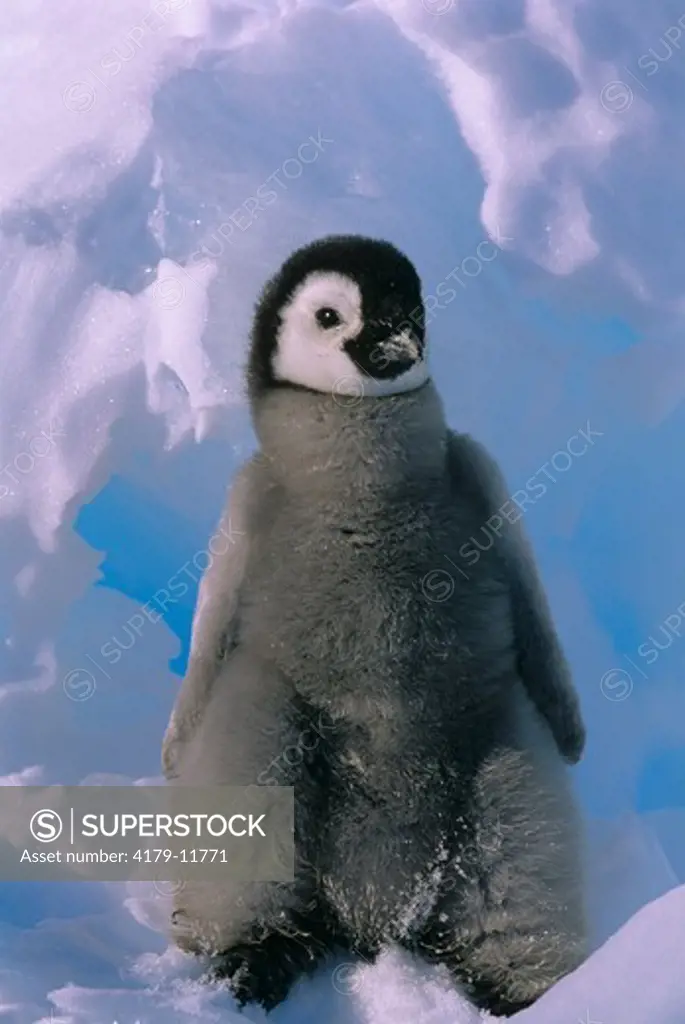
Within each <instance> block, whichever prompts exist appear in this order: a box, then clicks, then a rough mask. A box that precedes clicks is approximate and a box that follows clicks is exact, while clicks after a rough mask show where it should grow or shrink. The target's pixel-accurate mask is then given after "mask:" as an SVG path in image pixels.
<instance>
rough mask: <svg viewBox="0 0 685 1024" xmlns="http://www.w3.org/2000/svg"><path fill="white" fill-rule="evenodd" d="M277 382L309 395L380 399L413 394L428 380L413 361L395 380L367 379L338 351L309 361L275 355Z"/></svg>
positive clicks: (421, 366)
mask: <svg viewBox="0 0 685 1024" xmlns="http://www.w3.org/2000/svg"><path fill="white" fill-rule="evenodd" d="M273 371H274V376H275V377H276V378H277V379H278V380H283V381H289V382H290V383H291V384H299V385H301V386H302V387H305V388H311V389H312V391H322V392H324V393H328V394H331V395H334V396H335V395H340V396H349V397H355V398H381V397H383V396H384V395H399V394H402V392H404V391H413V390H414V389H415V388H419V387H421V385H422V384H425V382H426V381H427V380H428V366H427V363H426V361H425V359H417V361H416V362H415V363H414V364H413V365H412V366H410V367H409V369H408V370H405V371H404V373H401V374H399V375H398V376H397V377H387V378H385V379H378V378H375V377H367V375H366V374H365V373H363V372H362V371H361V370H360V369H359V367H358V366H357V365H356V363H354V362H353V360H352V359H350V357H349V356H348V355H347V353H346V352H343V351H341V350H340V349H332V350H330V351H328V352H326V353H321V354H319V353H317V354H316V355H314V356H313V357H312V356H311V355H310V356H309V358H307V359H303V358H302V357H301V356H300V357H299V358H295V359H293V358H292V357H291V358H288V353H287V351H286V352H283V351H277V353H276V357H275V359H274V363H273Z"/></svg>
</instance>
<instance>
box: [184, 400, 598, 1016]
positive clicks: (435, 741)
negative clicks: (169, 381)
mask: <svg viewBox="0 0 685 1024" xmlns="http://www.w3.org/2000/svg"><path fill="white" fill-rule="evenodd" d="M254 421H255V429H256V433H257V436H258V440H259V444H260V453H259V454H258V455H257V456H256V457H255V458H254V459H253V460H252V461H251V462H250V464H249V465H248V466H247V467H246V469H245V471H244V474H243V479H242V491H241V495H242V496H241V504H240V506H236V507H238V511H239V513H240V515H241V516H242V519H241V522H243V525H245V527H246V532H247V533H248V535H249V542H248V543H247V545H246V550H245V552H244V554H243V555H242V559H243V564H242V565H241V570H240V588H239V595H238V596H237V597H236V598H235V606H234V607H233V608H232V614H233V617H234V625H233V627H232V632H231V635H230V637H228V638H227V637H225V636H220V635H219V634H220V632H221V624H220V621H218V620H215V621H214V622H212V620H211V618H210V619H207V620H206V622H205V624H204V625H203V623H202V621H200V625H199V632H198V633H197V635H196V636H194V643H195V641H197V643H196V647H197V650H198V653H197V655H196V661H195V666H194V669H193V671H194V673H195V680H194V694H191V696H189V697H188V696H186V704H185V707H184V706H183V700H181V704H180V710H178V711H177V712H175V716H176V717H175V721H174V720H172V726H173V727H171V726H170V739H168V741H167V747H168V751H171V750H172V748H173V756H172V754H171V753H168V757H167V761H168V764H167V768H168V774H169V775H170V776H171V777H173V778H175V779H176V780H177V781H179V782H181V783H182V784H197V783H201V782H210V781H211V782H213V783H217V782H224V783H234V784H249V783H253V782H255V781H257V780H259V779H260V777H261V779H262V780H263V779H264V776H265V772H267V769H268V766H269V763H273V759H274V758H278V757H279V754H280V752H281V751H282V749H283V747H284V745H285V746H287V744H288V743H291V744H292V743H297V741H298V737H301V736H302V735H303V733H304V732H306V731H308V730H309V732H308V735H309V734H310V733H311V731H312V730H313V732H314V733H315V734H316V740H315V742H313V743H311V744H308V746H307V753H306V755H304V756H303V757H302V758H301V759H299V760H298V761H297V762H296V763H295V764H293V765H288V767H287V769H285V770H283V765H282V763H281V765H280V769H281V770H280V774H279V777H278V779H277V780H276V781H278V782H280V783H281V784H285V785H294V786H295V793H296V806H297V812H296V838H297V857H298V865H297V872H296V881H295V883H293V884H292V885H275V884H261V885H259V884H255V885H253V886H252V887H249V892H248V891H246V890H244V888H240V891H239V889H238V887H235V886H234V887H233V888H230V887H229V886H228V885H227V886H226V887H223V888H222V891H221V892H217V891H216V887H212V886H210V885H197V886H194V887H193V886H190V887H187V888H186V889H185V890H184V891H183V893H181V895H180V896H179V899H178V901H177V908H178V909H179V910H180V914H179V915H178V916H177V921H180V922H181V923H180V924H179V927H178V933H177V935H176V938H177V941H179V943H180V944H181V945H183V946H184V947H185V948H189V949H195V950H197V949H212V950H213V952H215V953H220V954H223V955H225V956H227V957H228V959H229V960H231V956H232V951H233V952H235V953H236V955H238V954H239V955H240V956H241V957H243V958H244V959H245V958H247V959H248V960H249V956H248V952H249V955H250V956H251V955H252V953H253V952H254V954H255V957H257V959H258V950H259V948H260V943H261V948H262V950H263V952H264V957H265V958H266V961H265V962H267V963H270V964H271V968H270V971H271V976H272V981H273V986H274V994H273V998H272V997H270V996H268V995H267V996H264V991H263V987H262V988H260V987H259V986H257V988H255V989H254V991H252V994H253V995H254V994H255V992H257V993H258V996H259V998H260V999H261V1001H262V1002H263V1003H264V1005H266V1006H271V1005H275V1002H277V1001H278V1000H279V999H280V998H282V997H283V994H284V992H286V991H287V989H288V987H289V985H290V984H291V983H292V980H293V979H294V977H296V976H297V973H298V971H299V972H301V971H303V970H308V969H312V968H313V967H314V966H316V965H317V963H319V962H320V960H321V958H322V957H323V956H325V955H326V954H327V953H331V952H333V951H334V949H335V948H343V949H349V950H355V951H357V952H358V953H360V954H361V955H362V956H363V957H366V958H371V959H372V958H373V957H374V956H375V955H376V953H377V952H378V951H379V949H380V948H381V947H382V946H383V945H385V944H386V943H388V942H399V943H401V944H402V945H404V946H406V947H407V948H409V949H412V950H414V951H416V952H418V953H420V954H422V955H423V956H424V957H426V958H428V959H433V960H435V961H436V962H438V963H442V964H445V965H446V966H448V967H449V968H450V970H451V971H452V973H453V975H454V976H455V977H456V978H457V980H458V981H459V982H460V983H461V984H462V985H463V987H464V988H465V990H466V991H467V992H468V993H469V994H470V996H471V997H472V999H473V1000H474V1002H475V1003H476V1005H481V1006H484V1007H485V1006H486V1007H488V1008H490V1009H492V1010H493V1012H503V1013H507V1012H514V1011H515V1010H518V1009H520V1008H522V1007H523V1006H526V1005H529V1004H530V1003H531V1002H533V1001H534V1000H535V999H536V998H537V997H538V996H539V995H540V994H541V993H542V992H544V991H545V990H546V989H547V988H548V987H549V986H550V984H552V983H553V982H554V981H555V980H557V979H558V978H559V977H561V976H563V974H565V973H567V972H568V971H569V970H571V969H573V968H574V967H575V966H576V965H577V964H578V963H579V962H580V961H581V960H582V957H583V953H584V917H583V907H582V879H581V874H580V841H581V840H580V828H579V822H578V816H577V813H576V809H575V805H574V802H573V798H572V794H571V789H570V785H569V782H568V780H567V777H566V773H565V769H564V765H563V763H562V760H561V758H560V756H559V750H558V749H557V747H558V741H555V737H554V735H553V730H552V729H551V728H550V725H549V724H548V722H547V721H545V720H544V718H543V716H542V714H541V713H540V707H543V706H544V704H545V699H544V698H543V699H542V701H541V702H537V701H536V700H535V699H534V695H531V693H530V687H527V686H526V684H525V681H524V680H523V679H522V678H521V674H520V668H519V666H520V649H519V648H520V643H521V638H520V636H518V637H517V635H516V630H515V617H516V614H517V612H516V607H515V605H516V599H517V594H516V592H515V590H514V589H513V588H512V586H511V580H510V569H509V566H508V564H507V559H506V557H505V541H504V540H502V541H501V542H500V541H495V542H494V543H493V544H492V545H491V546H490V547H489V548H487V550H483V551H482V553H481V557H480V558H479V559H478V561H477V562H476V563H475V564H469V565H467V564H466V563H465V562H464V559H463V558H462V556H461V555H460V548H461V547H462V545H463V544H464V543H465V541H467V540H468V539H469V537H473V536H476V535H477V534H479V532H480V530H481V527H482V526H483V525H484V523H485V522H486V521H487V519H488V516H489V515H490V513H491V507H489V506H488V503H487V501H486V500H485V498H484V494H483V491H482V489H481V486H480V484H481V483H482V481H481V480H480V478H479V475H478V473H477V472H476V471H475V470H474V467H473V465H472V463H471V451H470V448H469V447H468V445H465V447H464V449H463V458H462V457H461V455H460V452H461V442H460V437H461V435H454V434H452V433H451V432H450V431H449V430H448V428H447V426H446V424H445V420H444V415H443V409H442V403H441V400H440V398H439V396H438V394H437V392H436V390H435V388H434V386H433V384H432V383H431V382H428V383H427V384H425V385H424V386H422V387H420V388H419V389H417V390H415V391H411V392H408V393H405V394H399V395H394V396H390V397H386V398H383V399H380V400H373V401H366V400H355V399H354V397H350V396H347V397H343V396H338V397H336V396H332V395H330V394H323V393H315V392H312V391H308V390H306V389H299V388H286V387H284V388H275V389H272V390H269V391H267V392H265V393H264V395H262V396H261V397H260V399H259V401H258V402H257V403H255V408H254ZM484 547H485V545H484ZM207 586H208V588H212V587H216V586H217V584H216V582H214V583H212V581H211V580H210V581H209V582H208V584H207ZM207 595H208V600H210V599H211V589H208V590H207ZM210 603H211V601H210ZM215 603H216V602H215ZM207 623H209V624H207ZM203 630H204V635H203ZM203 644H204V652H205V653H204V655H203ZM203 657H204V661H203V660H202V659H203ZM200 679H201V682H198V680H200ZM564 699H565V695H564V693H563V692H560V695H559V701H558V703H559V704H560V705H561V704H563V700H564ZM188 702H189V703H188ZM547 703H548V704H552V703H554V702H553V701H550V700H548V701H547ZM536 704H538V706H536ZM555 713H556V712H555ZM569 715H570V716H571V717H573V709H571V711H570V712H569ZM562 717H563V715H562ZM274 722H277V723H278V726H277V728H274V726H273V723H274ZM172 740H173V743H172ZM172 762H173V763H172ZM271 781H273V780H271ZM265 937H266V941H264V938H265ZM279 937H280V940H283V941H284V942H286V943H289V944H290V945H289V947H288V949H287V951H286V950H284V948H283V946H282V944H281V945H278V941H280V940H279ZM272 939H273V941H272ZM270 943H271V945H270ZM275 957H280V964H281V967H279V969H278V970H276V968H275V966H274V964H275V959H274V958H275ZM231 963H233V964H234V963H235V960H231ZM281 968H282V975H283V976H282V977H281V975H280V974H279V971H280V970H281ZM259 970H260V968H259V966H258V965H257V966H254V971H255V973H256V974H259ZM264 972H267V973H268V970H267V968H266V967H264V968H263V969H262V973H264ZM246 991H247V995H245V998H246V999H247V998H250V991H251V990H250V989H249V988H248V989H247V990H246ZM493 992H497V993H498V995H497V997H496V998H493V995H492V993H493Z"/></svg>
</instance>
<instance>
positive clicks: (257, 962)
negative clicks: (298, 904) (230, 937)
mask: <svg viewBox="0 0 685 1024" xmlns="http://www.w3.org/2000/svg"><path fill="white" fill-rule="evenodd" d="M320 959H321V956H320V951H319V950H318V949H316V948H313V947H311V946H308V945H307V944H306V942H305V941H304V940H302V939H295V938H293V937H292V936H285V935H280V934H273V935H268V936H266V937H265V938H263V939H262V940H261V941H260V942H258V943H254V944H253V943H250V944H247V943H245V944H243V945H240V946H235V947H234V948H233V949H231V950H227V951H226V952H225V953H222V954H221V955H220V956H218V957H216V958H215V961H214V963H213V964H212V966H211V967H210V970H209V976H210V978H211V979H212V980H214V981H220V980H221V981H224V980H225V981H227V982H228V985H229V987H230V989H231V992H232V994H233V996H234V997H235V1000H236V1002H237V1003H238V1005H239V1006H240V1007H243V1006H245V1005H246V1004H247V1003H259V1004H260V1005H261V1006H263V1007H264V1009H265V1010H266V1011H267V1013H268V1012H269V1011H270V1010H273V1009H274V1007H275V1006H278V1005H279V1003H282V1002H283V1000H284V999H285V998H286V997H287V995H288V993H289V992H290V989H291V988H292V986H293V985H294V983H295V982H296V981H297V979H298V978H299V977H301V976H302V975H305V974H311V973H312V972H313V971H314V970H315V969H316V967H317V966H318V964H319V962H320Z"/></svg>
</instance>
